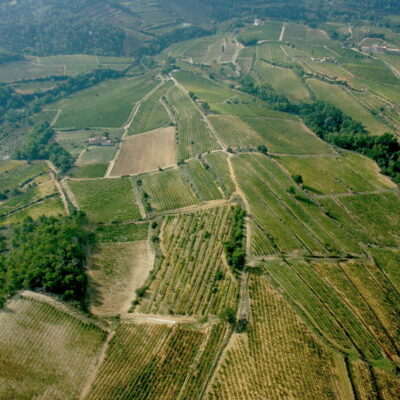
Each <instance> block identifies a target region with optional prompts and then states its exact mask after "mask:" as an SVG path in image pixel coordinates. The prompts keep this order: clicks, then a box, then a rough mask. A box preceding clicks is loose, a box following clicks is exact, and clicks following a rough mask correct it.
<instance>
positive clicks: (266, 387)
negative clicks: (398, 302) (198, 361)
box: [208, 276, 351, 400]
mask: <svg viewBox="0 0 400 400" xmlns="http://www.w3.org/2000/svg"><path fill="white" fill-rule="evenodd" d="M249 285H250V287H249V292H250V299H251V315H250V321H251V323H250V325H249V327H248V330H247V332H246V333H245V334H239V335H238V334H235V335H234V336H233V337H232V339H231V343H230V344H229V346H228V347H227V349H226V351H225V353H224V356H223V358H222V360H221V363H220V365H219V367H218V369H217V371H216V374H215V376H214V379H213V381H212V383H211V387H210V390H209V393H208V398H209V399H232V400H242V399H264V398H265V399H276V400H280V399H284V398H293V399H299V400H300V399H304V400H309V399H338V400H339V399H344V398H348V397H347V396H348V392H349V391H350V390H351V389H350V388H348V387H347V386H349V383H348V382H346V381H341V380H340V376H339V371H338V370H337V368H338V367H337V365H336V363H335V357H334V355H333V354H332V352H331V351H330V350H328V349H327V348H326V347H325V346H323V345H322V343H321V342H320V341H319V340H317V338H316V337H315V336H314V335H313V334H312V332H311V331H310V330H309V328H308V327H307V326H306V324H304V323H303V322H302V321H301V320H300V319H299V318H298V316H297V315H296V313H295V312H294V311H293V310H292V309H291V308H290V307H289V306H288V304H287V303H286V301H285V300H284V299H283V298H282V296H281V295H280V294H279V293H278V292H277V291H276V290H274V289H273V287H272V286H271V285H270V284H269V283H268V282H267V280H266V279H265V278H264V277H262V276H261V277H254V278H253V277H251V278H250V283H249ZM350 395H351V391H350Z"/></svg>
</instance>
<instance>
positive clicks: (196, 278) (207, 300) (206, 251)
mask: <svg viewBox="0 0 400 400" xmlns="http://www.w3.org/2000/svg"><path fill="white" fill-rule="evenodd" d="M231 218H232V209H231V207H228V206H223V207H217V208H213V209H210V210H204V211H199V212H196V213H193V214H181V215H179V216H176V217H175V216H168V217H166V219H165V221H164V223H163V226H162V231H161V250H162V253H163V255H164V258H163V262H162V264H161V266H160V268H159V270H158V271H157V274H156V275H155V279H154V281H153V282H152V283H151V285H150V287H149V291H148V293H146V295H145V297H144V298H143V300H142V301H141V303H140V305H139V308H138V309H139V311H140V312H143V313H153V314H157V313H160V314H168V313H170V314H178V315H180V314H186V315H208V314H214V315H219V314H220V313H222V312H223V311H224V310H226V309H230V308H233V309H235V308H236V305H237V296H238V289H239V288H238V282H237V280H236V278H234V277H233V276H232V274H231V272H230V270H229V267H228V266H227V265H226V264H225V262H224V260H223V243H224V242H225V241H226V240H227V238H228V235H229V229H230V220H231Z"/></svg>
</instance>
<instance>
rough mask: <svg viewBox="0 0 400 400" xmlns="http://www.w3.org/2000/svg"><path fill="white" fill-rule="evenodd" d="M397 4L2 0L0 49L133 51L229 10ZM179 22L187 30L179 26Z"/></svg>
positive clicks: (386, 5)
mask: <svg viewBox="0 0 400 400" xmlns="http://www.w3.org/2000/svg"><path fill="white" fill-rule="evenodd" d="M399 10H400V5H399V3H398V1H396V0H369V1H362V0H346V1H345V0H333V1H328V0H305V1H303V2H298V1H297V0H283V1H276V0H263V1H260V0H189V1H188V0H168V1H167V0H156V1H154V2H152V3H148V2H146V1H132V0H69V1H63V0H40V1H35V0H13V1H7V2H6V1H4V0H3V1H1V2H0V15H1V17H0V49H4V50H5V51H11V52H17V53H25V54H34V55H39V56H40V55H50V54H73V53H84V54H96V55H112V56H122V55H128V56H132V55H135V53H136V52H137V51H138V49H143V48H146V47H149V48H150V49H151V50H150V51H149V52H148V53H150V54H151V53H154V52H156V51H157V50H158V49H160V48H162V47H163V46H164V45H165V42H166V41H167V42H168V43H170V42H173V41H179V40H182V39H185V38H190V37H194V36H199V35H201V34H204V33H206V32H201V31H198V30H196V29H195V30H194V32H193V33H192V32H190V29H192V30H193V27H201V28H202V29H206V30H207V31H211V30H212V28H213V27H214V28H215V26H216V25H215V23H216V22H219V21H223V20H227V19H230V18H237V17H239V18H243V17H244V18H253V17H255V16H258V17H268V18H280V19H282V18H284V19H292V20H301V21H307V22H317V21H321V20H322V21H323V20H326V19H335V20H338V19H340V20H351V19H352V18H368V19H376V18H379V16H381V15H385V14H391V13H395V12H398V11H399ZM184 28H186V29H187V30H189V33H185V34H182V29H184ZM174 32H176V34H175V33H174ZM167 34H168V36H167V37H166V35H167ZM160 38H162V43H160ZM145 53H146V52H145Z"/></svg>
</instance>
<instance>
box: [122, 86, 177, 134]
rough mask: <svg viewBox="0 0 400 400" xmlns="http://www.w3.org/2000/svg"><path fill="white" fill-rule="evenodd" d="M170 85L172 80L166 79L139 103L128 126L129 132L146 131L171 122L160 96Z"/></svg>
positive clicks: (164, 93) (165, 92)
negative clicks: (166, 80) (165, 81)
mask: <svg viewBox="0 0 400 400" xmlns="http://www.w3.org/2000/svg"><path fill="white" fill-rule="evenodd" d="M172 87H173V83H172V81H168V82H167V83H165V84H164V85H163V86H161V87H160V88H159V89H158V90H156V91H155V92H154V93H153V94H152V95H151V96H150V97H149V98H148V99H147V100H145V101H144V102H143V103H142V104H141V105H140V107H139V110H138V112H137V114H136V115H135V118H134V119H133V121H132V124H131V126H130V128H129V134H131V135H132V134H135V133H141V132H148V131H151V130H153V129H157V128H161V127H163V126H166V125H168V124H170V123H171V122H172V121H171V120H170V118H169V115H168V112H167V110H166V108H165V106H164V105H163V104H162V103H161V101H162V98H163V97H164V96H166V95H167V93H168V91H169V90H170V89H171V88H172Z"/></svg>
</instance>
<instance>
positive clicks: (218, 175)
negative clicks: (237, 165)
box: [204, 152, 235, 197]
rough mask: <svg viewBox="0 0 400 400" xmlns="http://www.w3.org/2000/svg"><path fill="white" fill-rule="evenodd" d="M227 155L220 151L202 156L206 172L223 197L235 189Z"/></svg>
mask: <svg viewBox="0 0 400 400" xmlns="http://www.w3.org/2000/svg"><path fill="white" fill-rule="evenodd" d="M227 157H228V156H227V155H226V154H225V153H222V152H218V153H211V154H208V155H206V156H205V157H204V162H205V165H207V166H208V172H209V173H210V174H211V175H212V176H213V178H214V180H215V181H216V182H217V183H218V185H219V187H220V188H221V189H222V191H223V192H224V195H225V197H229V196H230V195H231V194H232V193H233V192H234V191H235V184H234V182H233V180H232V177H231V175H230V173H229V168H228V162H227Z"/></svg>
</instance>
